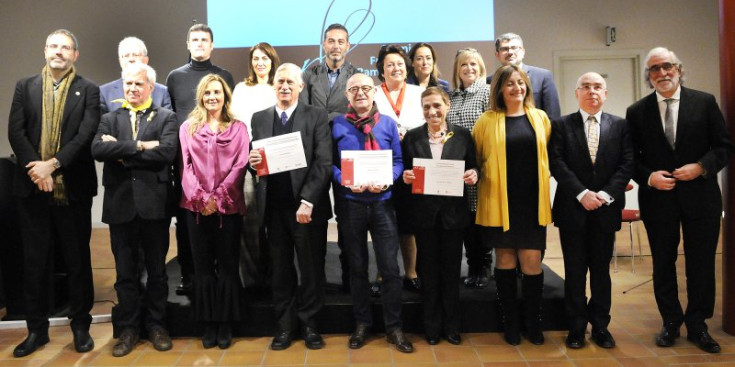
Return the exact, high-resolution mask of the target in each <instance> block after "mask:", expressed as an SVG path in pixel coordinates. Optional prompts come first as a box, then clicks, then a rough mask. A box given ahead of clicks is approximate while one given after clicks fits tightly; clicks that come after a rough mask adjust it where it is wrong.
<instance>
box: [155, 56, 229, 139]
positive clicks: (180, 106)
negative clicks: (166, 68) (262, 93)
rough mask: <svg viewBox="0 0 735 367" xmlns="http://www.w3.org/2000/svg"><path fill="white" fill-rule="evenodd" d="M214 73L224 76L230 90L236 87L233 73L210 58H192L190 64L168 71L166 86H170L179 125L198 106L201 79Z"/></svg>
mask: <svg viewBox="0 0 735 367" xmlns="http://www.w3.org/2000/svg"><path fill="white" fill-rule="evenodd" d="M212 73H214V74H219V75H220V76H222V78H224V79H225V81H226V82H227V85H228V86H229V87H230V90H232V89H233V88H235V81H234V80H233V79H232V74H230V72H229V71H227V70H225V69H222V68H221V67H219V66H217V65H213V64H212V62H211V61H210V60H207V61H196V60H191V61H189V63H188V64H186V65H184V66H182V67H180V68H178V69H174V70H172V71H171V72H170V73H168V77H167V78H166V87H168V93H169V94H170V95H171V106H172V107H173V109H174V112H176V119H177V120H178V121H179V125H181V123H183V122H184V121H186V118H187V116H189V112H191V111H192V110H193V109H194V107H196V92H197V85H198V84H199V80H201V79H202V78H203V77H204V76H206V75H207V74H212Z"/></svg>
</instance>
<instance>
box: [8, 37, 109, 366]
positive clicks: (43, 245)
mask: <svg viewBox="0 0 735 367" xmlns="http://www.w3.org/2000/svg"><path fill="white" fill-rule="evenodd" d="M78 45H79V43H78V42H77V38H76V37H75V36H74V34H72V33H71V32H69V31H67V30H65V29H59V30H56V31H54V32H52V33H51V34H50V35H49V36H48V37H47V38H46V47H44V56H45V58H46V66H44V68H43V70H42V71H41V74H38V75H34V76H31V77H28V78H25V79H22V80H20V81H18V83H17V84H16V86H15V95H13V103H12V105H11V107H10V117H9V118H8V140H9V141H10V146H11V147H13V152H15V155H16V156H17V157H18V162H17V166H16V167H17V172H16V174H15V180H14V182H13V195H15V196H17V197H18V221H19V223H20V232H21V236H22V238H23V259H22V261H23V271H24V273H23V291H24V295H25V301H26V304H25V306H26V308H25V313H26V324H27V327H28V337H27V338H26V339H25V340H23V342H22V343H20V344H19V345H18V346H17V347H15V350H13V356H15V357H25V356H27V355H29V354H31V353H33V352H34V351H35V350H36V349H37V348H38V347H40V346H42V345H44V344H46V343H48V342H49V335H48V328H49V320H48V315H49V311H50V308H51V305H50V304H49V303H50V297H49V295H50V294H51V293H53V292H52V289H51V287H52V286H53V284H52V282H51V281H50V279H51V274H50V272H52V271H53V269H54V261H53V259H54V252H55V251H56V250H57V249H58V250H59V251H58V252H60V253H61V254H62V255H63V257H64V264H65V266H66V268H65V270H66V273H67V274H68V280H69V309H68V310H69V318H70V319H71V330H72V333H73V335H74V349H75V350H76V351H77V352H79V353H84V352H89V351H91V350H92V349H94V341H92V337H90V335H89V324H90V323H91V322H92V316H91V315H90V314H89V312H90V311H91V310H92V303H93V301H94V287H93V285H92V265H91V260H90V253H89V239H90V236H91V234H92V197H93V196H95V195H97V172H96V170H95V167H94V160H92V154H91V153H90V144H91V142H92V138H93V137H94V133H95V131H97V124H99V122H100V90H99V88H98V87H97V86H96V85H94V84H93V83H92V82H90V81H89V80H87V79H85V78H82V77H81V76H80V75H79V74H77V71H76V68H75V67H74V62H75V61H76V60H77V58H78V57H79V50H78Z"/></svg>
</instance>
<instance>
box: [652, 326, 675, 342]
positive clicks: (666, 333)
mask: <svg viewBox="0 0 735 367" xmlns="http://www.w3.org/2000/svg"><path fill="white" fill-rule="evenodd" d="M679 335H680V334H679V327H678V326H673V325H666V326H664V327H663V328H661V332H660V333H658V336H656V345H658V346H659V347H671V346H673V345H674V343H676V338H678V337H679Z"/></svg>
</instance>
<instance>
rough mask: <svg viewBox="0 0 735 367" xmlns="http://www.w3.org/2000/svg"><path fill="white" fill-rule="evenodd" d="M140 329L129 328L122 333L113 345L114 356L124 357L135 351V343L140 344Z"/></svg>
mask: <svg viewBox="0 0 735 367" xmlns="http://www.w3.org/2000/svg"><path fill="white" fill-rule="evenodd" d="M138 339H139V336H138V331H137V330H135V329H131V328H127V329H125V330H123V331H122V333H120V337H119V338H117V342H116V343H115V345H114V346H113V347H112V356H113V357H124V356H126V355H128V354H130V352H132V351H133V348H135V345H136V344H138Z"/></svg>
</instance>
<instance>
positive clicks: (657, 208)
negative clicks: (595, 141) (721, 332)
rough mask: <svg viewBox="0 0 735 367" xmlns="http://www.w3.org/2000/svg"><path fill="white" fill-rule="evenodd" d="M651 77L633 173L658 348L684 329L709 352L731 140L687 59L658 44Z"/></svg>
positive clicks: (637, 119) (640, 106) (634, 126)
mask: <svg viewBox="0 0 735 367" xmlns="http://www.w3.org/2000/svg"><path fill="white" fill-rule="evenodd" d="M645 64H646V71H645V78H646V81H647V83H648V86H649V87H651V88H653V89H655V92H654V93H651V94H650V95H648V96H646V97H644V98H643V99H641V100H640V101H638V102H636V103H634V104H633V105H631V106H630V107H628V111H627V114H626V119H627V120H628V122H629V123H630V130H631V136H632V137H633V148H634V153H635V164H636V165H635V172H634V176H633V178H634V179H635V181H636V182H637V183H638V185H639V188H638V202H639V205H640V210H641V218H642V219H643V223H644V224H645V226H646V232H647V233H648V239H649V243H650V245H651V256H652V258H653V291H654V295H655V296H656V303H657V305H658V310H659V313H660V314H661V317H662V319H663V328H662V329H661V332H660V333H659V334H658V336H657V337H656V345H658V346H659V347H670V346H673V345H674V343H675V341H676V338H678V337H679V328H680V327H681V324H682V323H684V324H685V325H686V327H687V339H688V340H690V341H691V342H693V343H694V344H695V345H696V346H697V347H699V348H700V349H702V350H704V351H706V352H709V353H719V352H720V345H719V344H717V342H716V341H715V340H714V339H712V337H711V336H710V335H709V333H708V332H707V324H705V320H706V319H709V318H711V317H712V314H713V312H714V307H715V251H716V249H717V242H718V237H719V232H720V221H721V215H722V194H721V193H720V186H719V185H718V182H717V173H718V172H719V171H720V170H721V169H722V168H724V167H725V165H726V164H727V162H728V159H729V158H730V155H731V154H732V152H733V149H734V148H733V144H732V141H731V140H730V136H729V134H728V132H727V129H726V127H725V120H724V118H723V116H722V113H721V112H720V109H719V107H718V106H717V101H716V100H715V97H714V96H712V95H710V94H707V93H704V92H700V91H697V90H693V89H689V88H685V87H683V86H682V84H683V82H684V65H682V63H681V61H680V60H679V59H678V58H677V57H676V54H674V52H673V51H670V50H668V49H666V48H663V47H656V48H654V49H652V50H651V51H649V52H648V55H647V56H646V59H645ZM682 234H683V239H684V257H685V260H686V263H685V266H686V277H687V279H686V289H687V308H686V311H685V312H683V311H682V307H681V304H680V303H679V287H678V284H677V279H676V258H677V255H678V248H679V242H680V240H681V236H682Z"/></svg>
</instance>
